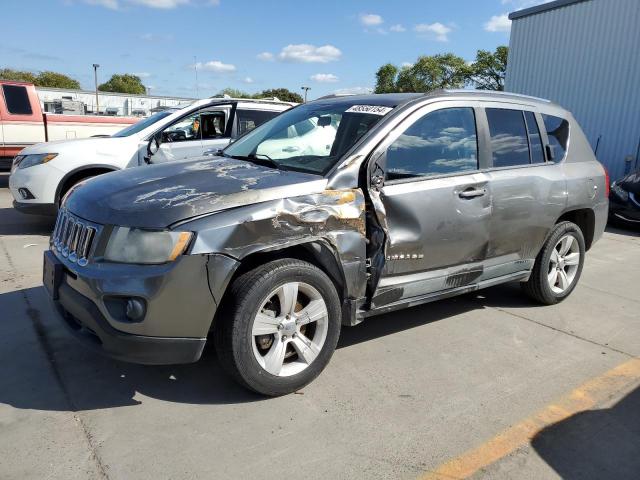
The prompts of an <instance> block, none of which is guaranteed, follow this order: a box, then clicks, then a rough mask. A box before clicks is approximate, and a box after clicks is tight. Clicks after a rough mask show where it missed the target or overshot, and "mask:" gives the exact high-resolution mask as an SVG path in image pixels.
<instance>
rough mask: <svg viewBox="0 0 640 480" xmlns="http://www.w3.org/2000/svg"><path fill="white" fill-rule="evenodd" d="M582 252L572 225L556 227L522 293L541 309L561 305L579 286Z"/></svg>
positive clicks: (578, 233)
mask: <svg viewBox="0 0 640 480" xmlns="http://www.w3.org/2000/svg"><path fill="white" fill-rule="evenodd" d="M585 251H586V249H585V244H584V236H583V235H582V231H581V230H580V227H578V226H577V225H576V224H575V223H572V222H561V223H558V224H557V225H556V226H555V227H554V228H553V230H552V231H551V234H550V235H549V237H548V238H547V240H546V242H545V243H544V246H543V247H542V250H540V253H539V254H538V256H537V258H536V262H535V264H534V266H533V270H532V272H531V276H530V277H529V281H527V282H525V283H522V284H521V285H522V288H523V290H524V291H525V292H526V293H527V295H529V296H530V297H531V298H533V299H534V300H536V301H537V302H539V303H542V304H544V305H553V304H556V303H558V302H561V301H562V300H564V299H565V298H567V297H568V296H569V295H570V294H571V292H572V291H573V289H574V288H575V287H576V285H577V284H578V280H579V279H580V275H581V274H582V267H583V265H584V256H585Z"/></svg>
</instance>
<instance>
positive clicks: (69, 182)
mask: <svg viewBox="0 0 640 480" xmlns="http://www.w3.org/2000/svg"><path fill="white" fill-rule="evenodd" d="M118 170H120V169H119V168H118V167H114V166H113V165H103V164H92V165H83V166H81V167H78V168H75V169H73V170H71V171H70V172H67V174H66V175H65V176H64V177H62V180H60V182H59V183H58V186H57V187H56V195H55V197H54V202H55V203H56V204H58V203H59V202H60V200H62V197H63V196H64V194H65V193H66V192H67V191H68V190H69V188H71V187H72V186H73V185H74V184H76V183H77V182H79V181H80V180H82V179H83V178H87V177H92V176H96V175H102V174H104V173H110V172H116V171H118Z"/></svg>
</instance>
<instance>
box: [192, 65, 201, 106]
mask: <svg viewBox="0 0 640 480" xmlns="http://www.w3.org/2000/svg"><path fill="white" fill-rule="evenodd" d="M193 69H194V70H195V72H196V98H197V99H200V93H199V92H198V62H197V60H196V56H195V55H194V56H193Z"/></svg>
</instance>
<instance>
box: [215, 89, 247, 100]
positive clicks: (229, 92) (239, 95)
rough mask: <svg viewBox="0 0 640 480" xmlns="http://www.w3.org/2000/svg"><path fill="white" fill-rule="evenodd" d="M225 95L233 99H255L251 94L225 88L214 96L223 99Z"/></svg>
mask: <svg viewBox="0 0 640 480" xmlns="http://www.w3.org/2000/svg"><path fill="white" fill-rule="evenodd" d="M225 95H228V96H230V97H231V98H252V97H253V95H251V94H250V93H247V92H244V91H242V90H239V89H237V88H231V87H227V88H223V89H222V90H220V91H219V92H218V93H217V94H216V95H214V97H219V98H222V97H224V96H225Z"/></svg>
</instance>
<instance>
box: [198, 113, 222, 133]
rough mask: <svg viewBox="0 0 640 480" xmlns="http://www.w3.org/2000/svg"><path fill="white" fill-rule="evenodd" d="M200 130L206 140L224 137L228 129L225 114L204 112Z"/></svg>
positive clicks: (201, 115)
mask: <svg viewBox="0 0 640 480" xmlns="http://www.w3.org/2000/svg"><path fill="white" fill-rule="evenodd" d="M200 128H201V130H202V138H203V139H204V140H211V139H214V138H222V137H224V136H225V128H226V127H225V114H224V112H222V111H215V112H202V113H201V114H200Z"/></svg>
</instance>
